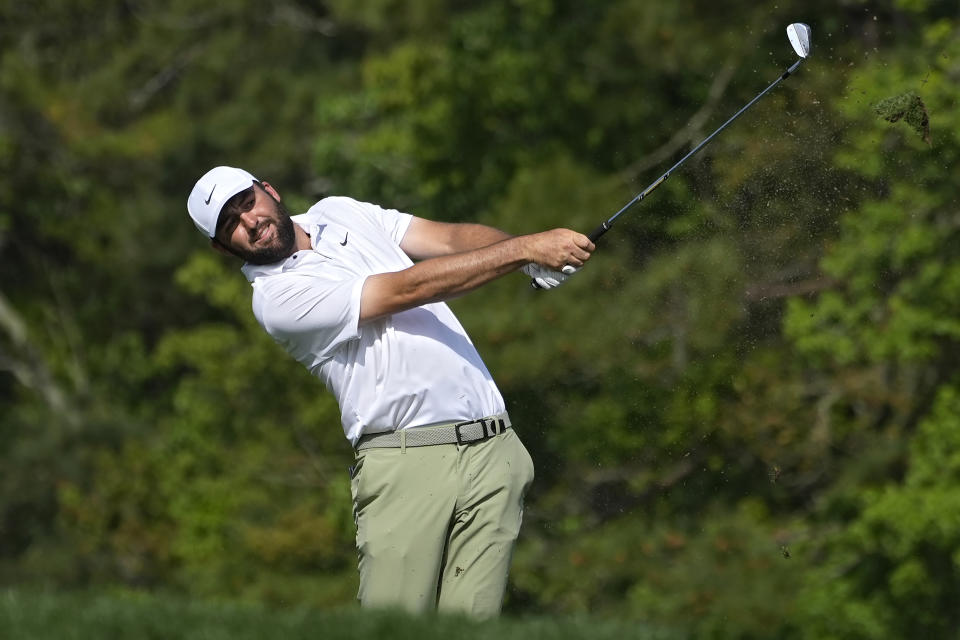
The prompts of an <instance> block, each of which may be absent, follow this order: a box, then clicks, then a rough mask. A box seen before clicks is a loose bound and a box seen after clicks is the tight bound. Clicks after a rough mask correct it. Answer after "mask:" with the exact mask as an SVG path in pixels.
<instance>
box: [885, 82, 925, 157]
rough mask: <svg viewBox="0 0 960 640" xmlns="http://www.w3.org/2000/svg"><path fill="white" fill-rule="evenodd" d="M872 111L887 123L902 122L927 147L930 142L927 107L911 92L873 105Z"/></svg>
mask: <svg viewBox="0 0 960 640" xmlns="http://www.w3.org/2000/svg"><path fill="white" fill-rule="evenodd" d="M873 110H874V111H875V112H876V113H877V115H878V116H880V117H881V118H883V119H884V120H886V121H887V122H897V121H899V120H903V121H904V122H905V123H907V124H908V125H909V126H910V128H912V129H913V130H914V131H915V132H916V133H917V135H918V136H920V139H921V140H923V141H924V142H926V143H927V144H928V145H930V144H931V142H930V116H929V115H928V114H927V107H926V105H924V104H923V100H921V99H920V96H918V95H917V94H916V93H914V92H913V91H908V92H906V93H901V94H900V95H898V96H891V97H889V98H886V99H884V100H881V101H880V102H878V103H876V104H875V105H873Z"/></svg>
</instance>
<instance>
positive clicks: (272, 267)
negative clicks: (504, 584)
mask: <svg viewBox="0 0 960 640" xmlns="http://www.w3.org/2000/svg"><path fill="white" fill-rule="evenodd" d="M303 217H304V216H303V215H299V216H292V217H291V220H293V222H294V224H296V225H298V226H299V227H300V228H301V229H303V230H304V231H306V232H307V233H308V234H310V245H311V247H312V248H313V249H316V248H317V238H319V237H320V225H317V224H313V223H311V222H308V221H305V220H300V219H299V218H303ZM307 252H308V250H301V251H297V252H295V253H293V254H292V255H291V256H289V257H287V258H284V259H283V260H278V261H277V262H271V263H270V264H252V263H250V262H245V263H243V266H242V267H240V271H242V272H243V275H245V276H246V277H247V282H253V281H254V280H256V279H257V278H260V277H263V276H272V275H276V274H278V273H283V272H284V271H286V270H287V269H292V268H293V267H295V266H296V265H297V264H298V263H299V262H298V260H297V256H298V255H299V254H301V253H307ZM300 262H302V261H300Z"/></svg>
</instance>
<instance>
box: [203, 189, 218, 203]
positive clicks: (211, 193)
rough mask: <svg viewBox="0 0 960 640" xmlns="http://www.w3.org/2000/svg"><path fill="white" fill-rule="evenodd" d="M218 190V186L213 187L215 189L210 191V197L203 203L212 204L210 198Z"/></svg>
mask: <svg viewBox="0 0 960 640" xmlns="http://www.w3.org/2000/svg"><path fill="white" fill-rule="evenodd" d="M216 190H217V185H213V189H210V195H208V196H207V199H206V200H204V201H203V204H210V198H212V197H213V192H214V191H216Z"/></svg>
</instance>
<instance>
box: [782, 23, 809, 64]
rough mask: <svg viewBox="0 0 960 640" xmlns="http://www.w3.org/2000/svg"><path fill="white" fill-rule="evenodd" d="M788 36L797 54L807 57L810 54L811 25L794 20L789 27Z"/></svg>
mask: <svg viewBox="0 0 960 640" xmlns="http://www.w3.org/2000/svg"><path fill="white" fill-rule="evenodd" d="M787 37H788V38H790V44H792V45H793V50H794V51H796V52H797V55H798V56H800V57H801V58H804V59H806V58H807V57H808V56H809V55H810V26H809V25H806V24H804V23H802V22H794V23H793V24H791V25H790V26H789V27H787Z"/></svg>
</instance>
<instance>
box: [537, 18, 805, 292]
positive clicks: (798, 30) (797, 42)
mask: <svg viewBox="0 0 960 640" xmlns="http://www.w3.org/2000/svg"><path fill="white" fill-rule="evenodd" d="M787 37H788V38H789V39H790V44H791V45H793V50H794V51H795V52H796V54H797V55H798V56H800V59H799V60H797V61H796V62H794V63H793V64H792V65H791V66H790V68H788V69H787V70H786V71H784V72H783V74H782V75H781V76H780V77H779V78H777V79H776V80H774V81H773V82H772V83H770V86H769V87H767V88H766V89H764V90H763V91H761V92H760V93H758V94H757V95H756V96H755V97H754V98H753V100H751V101H750V102H748V103H747V104H745V105H744V106H743V107H742V108H741V109H740V110H739V111H737V112H736V113H735V114H733V116H731V117H730V119H729V120H727V121H726V122H724V123H723V124H722V125H720V127H718V128H717V130H716V131H714V132H713V133H711V134H710V135H709V136H707V137H706V138H704V139H703V141H702V142H700V144H698V145H697V146H695V147H694V148H693V149H691V150H690V152H689V153H687V155H685V156H683V157H682V158H680V161H679V162H677V163H676V164H675V165H673V166H672V167H670V168H669V169H667V172H666V173H664V174H663V175H662V176H660V177H659V178H657V179H656V180H655V181H654V182H653V184H651V185H650V186H649V187H647V188H646V189H644V190H643V191H641V192H640V193H638V194H637V195H636V196H634V198H633V200H631V201H630V202H628V203H627V204H626V205H624V206H623V208H622V209H620V210H619V211H617V212H616V213H615V214H613V215H612V216H610V217H609V218H608V219H607V220H605V221H604V222H602V223H600V226H598V227H597V228H596V229H594V230H593V231H591V232H590V234H589V238H590V241H591V242H596V241H597V240H599V239H600V236H602V235H603V234H605V233H606V232H607V231H609V230H610V227H612V226H613V223H614V222H615V221H616V219H617V218H619V217H620V215H621V214H622V213H624V212H625V211H626V210H627V209H629V208H630V207H632V206H633V205H635V204H636V203H638V202H640V201H641V200H643V199H644V198H646V197H647V196H648V195H650V192H651V191H653V190H654V189H656V188H657V187H659V186H660V184H661V183H663V181H664V180H666V179H667V178H669V177H670V174H671V173H673V171H674V170H675V169H676V168H677V167H679V166H680V165H682V164H683V163H684V162H686V161H687V158H689V157H690V156H692V155H693V154H695V153H696V152H697V151H700V149H702V148H703V147H704V146H705V145H706V144H707V143H708V142H710V141H711V140H713V138H714V136H716V135H717V134H718V133H720V132H721V131H723V130H724V129H725V128H726V127H727V125H729V124H730V123H731V122H733V121H734V120H736V119H737V118H739V117H740V115H741V114H742V113H743V112H744V111H746V110H747V109H749V108H750V107H752V106H753V104H754V103H755V102H756V101H757V100H759V99H760V98H762V97H763V96H764V95H766V93H767V92H768V91H770V90H771V89H773V88H774V87H775V86H777V85H778V84H779V83H780V81H781V80H783V79H785V78H787V77H788V76H789V75H790V74H792V73H793V72H794V71H796V70H797V67H799V66H800V64H801V63H802V62H803V61H804V60H806V59H807V58H808V57H809V56H810V27H809V26H808V25H806V24H804V23H802V22H794V23H793V24H791V25H790V26H788V27H787ZM562 271H563V272H564V273H566V274H567V275H570V274H571V273H573V272H574V271H575V269H574V268H573V267H570V266H567V267H564V268H563V270H562ZM530 284H531V285H532V286H533V288H535V289H539V288H540V286H539V285H538V284H537V283H536V282H534V281H531V283H530Z"/></svg>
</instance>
